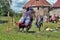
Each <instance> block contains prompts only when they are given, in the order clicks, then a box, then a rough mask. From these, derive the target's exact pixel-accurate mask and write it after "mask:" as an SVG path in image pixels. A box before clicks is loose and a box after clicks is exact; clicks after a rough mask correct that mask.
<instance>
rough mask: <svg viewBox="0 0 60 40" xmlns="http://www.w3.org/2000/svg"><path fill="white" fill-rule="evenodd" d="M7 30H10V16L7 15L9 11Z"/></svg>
mask: <svg viewBox="0 0 60 40" xmlns="http://www.w3.org/2000/svg"><path fill="white" fill-rule="evenodd" d="M8 32H10V16H9V12H8Z"/></svg>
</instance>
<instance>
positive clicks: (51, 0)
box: [47, 0, 57, 5]
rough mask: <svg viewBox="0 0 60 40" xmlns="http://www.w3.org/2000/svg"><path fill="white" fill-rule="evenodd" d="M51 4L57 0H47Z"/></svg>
mask: <svg viewBox="0 0 60 40" xmlns="http://www.w3.org/2000/svg"><path fill="white" fill-rule="evenodd" d="M47 1H48V2H49V3H50V4H51V5H53V4H55V3H56V2H57V0H47Z"/></svg>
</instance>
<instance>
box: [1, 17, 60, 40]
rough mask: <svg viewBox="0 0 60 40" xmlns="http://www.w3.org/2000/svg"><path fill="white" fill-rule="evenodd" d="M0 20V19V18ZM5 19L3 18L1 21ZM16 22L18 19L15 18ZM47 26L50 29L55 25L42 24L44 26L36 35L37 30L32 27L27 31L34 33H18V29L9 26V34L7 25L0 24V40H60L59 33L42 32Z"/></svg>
mask: <svg viewBox="0 0 60 40" xmlns="http://www.w3.org/2000/svg"><path fill="white" fill-rule="evenodd" d="M0 19H1V18H0ZM5 19H7V18H6V17H3V20H5ZM15 19H16V20H17V21H18V19H19V17H17V18H15ZM46 26H48V27H50V28H56V26H57V24H56V23H44V26H43V27H42V28H41V31H42V32H41V33H38V32H37V31H38V29H37V28H36V27H35V26H34V22H33V25H32V28H31V29H30V30H29V31H34V32H35V33H32V32H31V33H23V32H18V31H17V30H18V28H17V27H16V26H13V25H12V24H10V32H7V30H8V23H5V24H0V40H60V32H59V31H58V32H49V31H48V32H47V31H44V28H45V27H46Z"/></svg>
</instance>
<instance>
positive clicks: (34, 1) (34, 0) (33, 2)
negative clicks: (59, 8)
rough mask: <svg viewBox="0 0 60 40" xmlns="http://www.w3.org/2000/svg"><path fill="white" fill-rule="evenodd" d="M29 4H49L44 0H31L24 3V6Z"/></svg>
mask: <svg viewBox="0 0 60 40" xmlns="http://www.w3.org/2000/svg"><path fill="white" fill-rule="evenodd" d="M30 6H50V4H49V3H48V2H47V1H46V0H39V1H36V0H32V1H29V2H27V3H26V4H25V7H30Z"/></svg>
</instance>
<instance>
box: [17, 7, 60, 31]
mask: <svg viewBox="0 0 60 40" xmlns="http://www.w3.org/2000/svg"><path fill="white" fill-rule="evenodd" d="M23 9H25V10H24V12H23V14H22V17H21V18H20V20H19V22H18V27H19V30H20V28H22V30H23V31H24V28H26V32H28V30H29V29H30V28H31V25H32V22H33V19H34V18H36V23H35V26H36V27H37V28H38V31H40V28H41V27H42V26H43V21H44V16H42V15H37V16H35V11H34V10H33V8H32V7H28V8H23ZM58 19H59V16H55V15H54V16H47V17H46V22H52V23H54V22H57V21H58Z"/></svg>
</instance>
